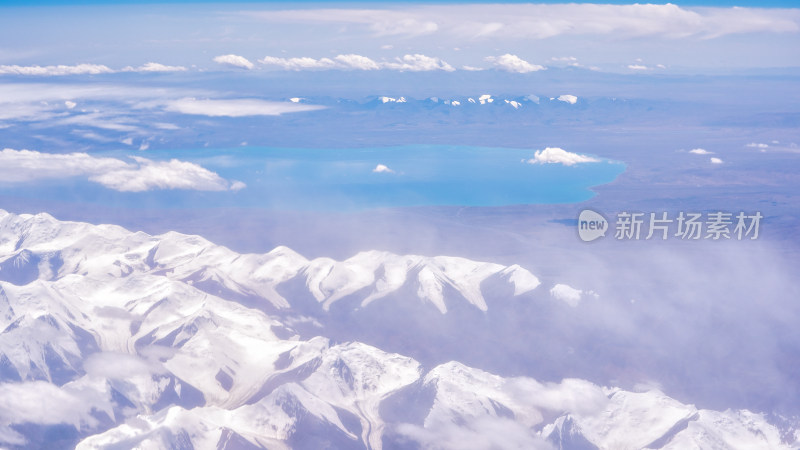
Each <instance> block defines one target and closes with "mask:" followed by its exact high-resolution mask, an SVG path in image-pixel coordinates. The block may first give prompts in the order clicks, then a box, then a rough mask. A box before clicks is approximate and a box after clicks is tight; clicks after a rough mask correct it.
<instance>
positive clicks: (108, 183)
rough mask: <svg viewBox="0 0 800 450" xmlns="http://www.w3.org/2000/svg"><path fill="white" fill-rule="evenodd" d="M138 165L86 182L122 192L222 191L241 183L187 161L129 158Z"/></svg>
mask: <svg viewBox="0 0 800 450" xmlns="http://www.w3.org/2000/svg"><path fill="white" fill-rule="evenodd" d="M132 159H133V160H134V161H136V162H137V163H138V166H133V167H130V168H125V169H116V170H112V171H109V172H106V173H103V174H99V175H94V176H92V177H90V178H89V180H91V181H94V182H96V183H100V184H102V185H103V186H105V187H107V188H109V189H114V190H116V191H123V192H142V191H150V190H154V189H189V190H198V191H225V190H228V189H233V188H234V184H235V190H238V189H241V188H242V187H244V186H243V183H241V182H234V184H231V183H229V182H228V181H226V180H225V179H223V178H221V177H220V176H219V175H217V174H216V173H214V172H211V171H210V170H208V169H206V168H204V167H201V166H199V165H197V164H194V163H190V162H187V161H179V160H177V159H171V160H169V161H152V160H149V159H147V158H141V157H138V156H134V157H132Z"/></svg>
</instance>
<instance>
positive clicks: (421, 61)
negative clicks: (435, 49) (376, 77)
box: [258, 53, 456, 72]
mask: <svg viewBox="0 0 800 450" xmlns="http://www.w3.org/2000/svg"><path fill="white" fill-rule="evenodd" d="M258 62H260V63H262V64H264V65H267V66H277V67H280V68H282V69H286V70H315V69H316V70H325V69H340V70H380V69H388V70H398V71H407V72H428V71H434V70H443V71H445V72H452V71H454V70H456V69H455V68H454V67H453V66H451V65H450V64H448V63H447V62H445V61H442V60H441V59H439V58H435V57H431V56H426V55H422V54H419V53H415V54H409V55H404V56H403V57H398V58H395V59H394V60H391V61H375V60H373V59H371V58H368V57H366V56H362V55H356V54H346V55H338V56H336V57H334V58H333V59H331V58H320V59H314V58H309V57H296V58H278V57H275V56H266V57H264V58H263V59H260V60H258Z"/></svg>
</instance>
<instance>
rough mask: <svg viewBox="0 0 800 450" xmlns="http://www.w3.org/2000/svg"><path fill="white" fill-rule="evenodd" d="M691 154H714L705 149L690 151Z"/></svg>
mask: <svg viewBox="0 0 800 450" xmlns="http://www.w3.org/2000/svg"><path fill="white" fill-rule="evenodd" d="M689 153H694V154H695V155H710V154H712V153H714V152H710V151H708V150H706V149H704V148H694V149H692V150H689Z"/></svg>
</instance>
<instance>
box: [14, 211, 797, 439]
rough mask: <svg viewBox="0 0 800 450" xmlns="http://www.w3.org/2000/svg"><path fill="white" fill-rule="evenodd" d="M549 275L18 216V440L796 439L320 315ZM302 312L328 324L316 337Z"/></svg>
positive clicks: (500, 290)
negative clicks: (348, 331) (337, 324)
mask: <svg viewBox="0 0 800 450" xmlns="http://www.w3.org/2000/svg"><path fill="white" fill-rule="evenodd" d="M538 285H539V280H538V279H537V278H536V277H535V276H534V275H532V274H531V273H530V272H528V271H527V270H525V269H523V268H521V267H519V266H509V267H506V266H502V265H499V264H493V263H485V262H476V261H470V260H466V259H463V258H456V257H423V256H413V255H412V256H400V255H394V254H391V253H386V252H378V251H370V252H364V253H360V254H358V255H355V256H354V257H352V258H350V259H347V260H345V261H334V260H331V259H327V258H318V259H314V260H307V259H305V258H303V257H302V256H300V255H298V254H297V253H295V252H293V251H291V250H290V249H287V248H277V249H275V250H273V251H272V252H270V253H267V254H265V255H240V254H237V253H235V252H233V251H231V250H229V249H226V248H224V247H220V246H216V245H214V244H212V243H210V242H208V241H206V240H204V239H202V238H200V237H197V236H186V235H181V234H178V233H166V234H164V235H161V236H149V235H146V234H144V233H132V232H129V231H127V230H124V229H122V228H119V227H115V226H107V225H100V226H95V225H89V224H82V223H72V222H60V221H57V220H55V219H54V218H52V217H50V216H48V215H45V214H40V215H35V216H30V215H14V214H9V213H5V212H0V330H1V331H0V446H2V447H8V448H70V447H74V446H76V445H77V447H78V448H82V449H112V448H114V449H119V448H154V449H176V448H196V449H206V448H216V449H254V448H299V449H318V448H372V449H378V448H459V449H463V448H475V449H483V448H575V449H579V448H604V449H605V448H609V449H617V448H796V446H797V445H798V442H797V440H798V434H797V432H796V431H795V430H796V429H797V426H796V425H797V424H796V420H795V421H793V420H794V419H786V420H784V421H783V422H782V423H781V424H780V425H781V426H780V427H778V426H776V425H773V424H771V423H770V420H767V418H766V417H765V416H763V415H761V414H757V413H753V412H750V411H747V410H728V411H712V410H705V409H697V408H695V407H694V406H692V405H687V404H684V403H681V402H678V401H677V400H675V399H672V398H670V397H669V396H667V395H666V394H664V393H662V392H661V391H658V390H655V389H649V390H641V391H637V392H631V391H626V390H623V389H619V388H615V387H603V386H600V385H598V384H596V383H592V382H589V381H586V380H581V379H574V378H568V379H564V380H561V381H560V382H558V383H552V382H539V381H537V380H535V379H534V378H532V377H529V376H514V377H503V376H500V375H497V374H495V373H490V372H489V371H487V370H482V369H478V368H475V367H470V366H468V365H466V364H464V363H462V362H458V361H451V362H445V363H441V364H429V365H426V364H425V363H423V362H421V361H420V360H418V359H416V358H414V357H410V356H407V355H405V354H402V353H403V352H396V351H387V350H385V349H381V348H379V347H377V346H375V345H368V344H366V343H363V342H359V341H358V339H356V340H348V341H344V342H343V341H335V340H332V339H330V337H326V336H324V333H325V332H326V331H328V330H331V329H332V328H326V327H322V326H319V324H318V323H317V324H316V325H315V323H316V320H317V319H315V318H314V317H309V316H305V315H303V314H302V313H303V312H307V311H309V308H312V309H313V308H316V310H315V311H316V314H317V315H316V316H315V317H318V318H322V317H328V320H329V321H335V320H337V318H339V317H341V316H339V315H337V314H339V313H340V312H341V311H338V310H337V308H339V307H337V305H342V306H341V307H340V308H339V309H341V310H344V311H349V308H355V309H358V310H365V311H370V310H371V311H374V312H375V314H379V315H380V314H384V313H385V312H386V311H388V310H386V309H380V308H377V307H378V306H380V305H389V304H396V303H398V302H400V303H404V302H405V303H409V304H413V305H416V306H417V307H420V308H424V309H423V310H424V311H426V312H427V314H429V315H428V316H426V317H428V318H429V319H430V318H433V319H431V320H433V322H430V323H428V326H430V327H432V328H434V329H435V328H436V326H437V324H436V322H435V321H436V320H440V321H444V320H445V318H447V317H450V316H451V315H453V314H456V315H455V317H463V316H461V315H458V314H462V313H463V312H464V311H467V312H468V313H469V314H474V315H477V317H482V316H483V315H485V314H487V313H488V312H490V311H491V310H492V307H493V305H492V301H491V300H489V299H496V298H497V296H498V295H500V296H509V297H516V296H525V295H526V294H528V293H530V292H531V291H534V290H535V289H536V288H537V286H538ZM489 291H491V294H492V295H487V293H489ZM544 298H548V297H547V293H546V292H545V293H544ZM560 303H561V302H554V303H553V304H554V305H558V306H563V305H560ZM309 305H310V306H309ZM376 308H377V309H376ZM565 308H567V309H570V310H571V309H572V308H570V307H568V306H567V307H565ZM501 309H502V308H501ZM408 311H412V312H413V311H417V310H415V309H413V308H412V309H409V310H408ZM366 317H371V316H366ZM390 319H391V318H390ZM406 319H407V320H415V318H414V317H410V318H406ZM361 323H364V322H361ZM442 323H443V322H442ZM300 324H306V325H307V324H311V329H317V330H319V331H320V332H321V334H323V335H317V336H309V335H308V334H306V335H301V334H300V333H298V332H297V330H296V328H298V327H299V326H300ZM354 333H355V334H356V335H357V334H358V333H359V330H354ZM384 334H386V333H384ZM364 335H365V336H367V335H369V333H367V332H366V331H364ZM387 339H388V340H387V342H391V336H388V337H387ZM419 339H424V336H423V335H419ZM424 344H425V342H421V343H420V345H424ZM496 344H497V345H498V346H497V347H496V351H497V352H503V351H504V348H503V347H502V345H503V344H502V343H499V342H498V343H496ZM441 352H446V349H443V350H441ZM787 423H788V424H789V426H786V424H787Z"/></svg>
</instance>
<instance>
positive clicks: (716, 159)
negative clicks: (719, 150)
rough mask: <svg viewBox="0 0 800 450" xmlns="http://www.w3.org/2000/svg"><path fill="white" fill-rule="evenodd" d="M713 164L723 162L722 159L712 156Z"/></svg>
mask: <svg viewBox="0 0 800 450" xmlns="http://www.w3.org/2000/svg"><path fill="white" fill-rule="evenodd" d="M710 161H711V164H722V160H721V159H719V158H711V160H710Z"/></svg>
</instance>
